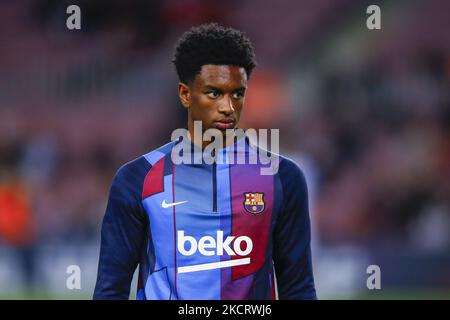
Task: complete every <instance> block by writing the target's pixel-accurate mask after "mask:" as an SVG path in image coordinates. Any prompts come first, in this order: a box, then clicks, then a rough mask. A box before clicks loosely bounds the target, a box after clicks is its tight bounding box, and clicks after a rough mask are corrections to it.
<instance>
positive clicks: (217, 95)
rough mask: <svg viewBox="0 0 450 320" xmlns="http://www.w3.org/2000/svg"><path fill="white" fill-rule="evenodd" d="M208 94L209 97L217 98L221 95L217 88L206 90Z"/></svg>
mask: <svg viewBox="0 0 450 320" xmlns="http://www.w3.org/2000/svg"><path fill="white" fill-rule="evenodd" d="M206 95H207V96H208V97H210V98H211V99H216V98H218V97H219V96H220V92H219V91H217V90H212V91H209V92H206Z"/></svg>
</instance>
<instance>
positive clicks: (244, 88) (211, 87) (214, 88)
mask: <svg viewBox="0 0 450 320" xmlns="http://www.w3.org/2000/svg"><path fill="white" fill-rule="evenodd" d="M205 88H206V89H211V90H217V91H220V92H223V90H222V89H220V88H217V87H215V86H213V85H210V84H206V85H205ZM246 89H247V87H244V86H242V87H239V88H237V89H234V90H233V92H235V91H244V90H246Z"/></svg>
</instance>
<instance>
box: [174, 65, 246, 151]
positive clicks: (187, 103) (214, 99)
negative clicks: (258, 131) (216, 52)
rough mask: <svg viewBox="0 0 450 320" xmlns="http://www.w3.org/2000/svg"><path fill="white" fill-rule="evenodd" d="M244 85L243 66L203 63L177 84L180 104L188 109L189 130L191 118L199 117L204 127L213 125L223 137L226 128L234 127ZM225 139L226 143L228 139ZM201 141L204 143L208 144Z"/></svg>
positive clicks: (239, 113) (237, 119)
mask: <svg viewBox="0 0 450 320" xmlns="http://www.w3.org/2000/svg"><path fill="white" fill-rule="evenodd" d="M246 89H247V73H246V72H245V69H244V68H242V67H238V66H232V65H212V64H208V65H203V66H202V68H201V70H200V73H198V74H197V75H196V76H195V78H194V80H193V81H192V82H191V83H189V84H186V83H183V82H180V83H179V84H178V95H179V97H180V101H181V104H182V105H183V106H184V107H185V108H186V109H187V111H188V130H189V133H190V135H191V137H193V134H194V121H202V128H203V131H205V130H207V129H211V128H215V129H218V130H220V131H221V133H222V135H223V136H224V138H225V132H226V131H225V130H226V129H234V128H236V125H237V123H238V122H239V118H240V115H241V111H242V108H243V106H244V99H245V90H246ZM224 142H225V144H224V145H225V146H226V145H228V144H229V143H227V142H226V141H224ZM208 143H209V142H208V141H205V142H203V147H205V146H206V145H208Z"/></svg>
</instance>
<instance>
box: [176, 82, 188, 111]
mask: <svg viewBox="0 0 450 320" xmlns="http://www.w3.org/2000/svg"><path fill="white" fill-rule="evenodd" d="M178 96H179V97H180V101H181V104H182V105H183V107H185V108H186V109H189V106H190V103H191V93H190V90H189V86H188V85H187V84H185V83H183V82H180V83H178Z"/></svg>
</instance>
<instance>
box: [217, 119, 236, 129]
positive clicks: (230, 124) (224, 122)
mask: <svg viewBox="0 0 450 320" xmlns="http://www.w3.org/2000/svg"><path fill="white" fill-rule="evenodd" d="M235 122H236V121H235V120H234V119H231V118H225V119H221V120H218V121H215V122H214V126H215V127H216V128H217V129H220V130H226V129H232V128H234V125H235Z"/></svg>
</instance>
